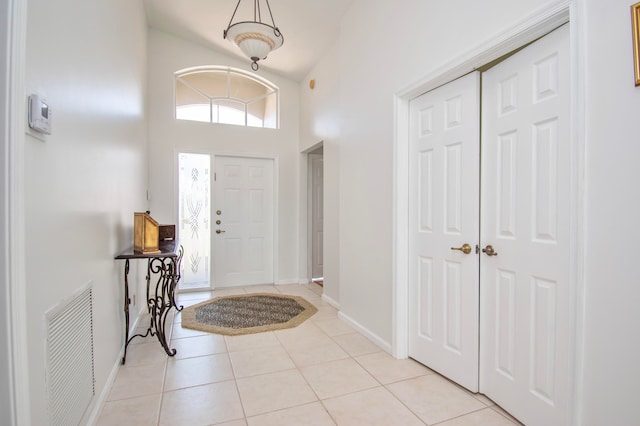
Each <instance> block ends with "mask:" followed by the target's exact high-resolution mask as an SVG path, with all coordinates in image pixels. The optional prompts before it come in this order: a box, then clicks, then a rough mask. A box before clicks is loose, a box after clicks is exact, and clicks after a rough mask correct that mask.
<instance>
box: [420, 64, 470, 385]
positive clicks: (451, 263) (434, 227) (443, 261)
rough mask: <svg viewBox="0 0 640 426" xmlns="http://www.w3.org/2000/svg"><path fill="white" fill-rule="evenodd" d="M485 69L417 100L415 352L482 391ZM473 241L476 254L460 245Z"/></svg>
mask: <svg viewBox="0 0 640 426" xmlns="http://www.w3.org/2000/svg"><path fill="white" fill-rule="evenodd" d="M479 90H480V84H479V73H477V72H473V73H471V74H469V75H467V76H465V77H462V78H460V79H458V80H455V81H453V82H451V83H449V84H447V85H445V86H442V87H440V88H437V89H435V90H433V91H431V92H428V93H426V94H424V95H422V96H420V97H418V98H416V99H414V100H412V101H411V103H410V151H409V152H410V160H409V176H410V186H409V191H410V192H409V194H410V196H409V211H410V217H409V227H410V233H409V259H410V260H409V283H410V284H409V304H410V305H409V322H410V324H409V356H410V357H412V358H414V359H416V360H418V361H420V362H421V363H423V364H425V365H427V366H429V367H430V368H432V369H434V370H436V371H438V372H439V373H441V374H443V375H445V376H447V377H449V378H450V379H452V380H454V381H456V382H458V383H459V384H461V385H462V386H464V387H466V388H467V389H469V390H471V391H477V390H478V333H479V325H478V309H479V305H480V302H479V294H478V291H479V289H478V255H477V254H476V251H475V245H476V243H477V241H478V232H479V229H478V214H479V208H480V207H479V185H478V176H479V146H480V143H479V133H478V129H479V104H480V98H479V95H480V92H479ZM465 244H468V246H469V249H470V250H471V251H470V252H468V253H465V252H463V251H462V250H456V248H460V249H462V247H463V246H464V245H465Z"/></svg>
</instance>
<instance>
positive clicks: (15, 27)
mask: <svg viewBox="0 0 640 426" xmlns="http://www.w3.org/2000/svg"><path fill="white" fill-rule="evenodd" d="M3 7H6V9H5V10H6V13H7V16H6V18H7V19H8V21H9V26H8V27H7V28H6V30H4V31H5V36H6V37H7V39H4V41H7V42H8V43H7V44H6V45H5V47H4V48H3V49H2V50H3V53H6V61H7V62H6V63H5V64H4V65H5V66H6V68H5V70H4V71H5V72H6V74H5V75H3V78H2V84H4V85H5V88H6V89H7V90H8V93H7V99H6V103H5V105H8V106H10V108H7V111H6V116H5V118H6V123H5V124H6V127H7V128H6V129H5V130H4V131H3V134H2V139H3V140H2V144H3V147H2V149H3V150H4V153H5V154H6V155H7V158H6V159H5V160H4V161H6V166H7V168H6V173H5V175H4V177H5V179H6V180H5V181H3V182H2V189H1V190H0V194H1V196H2V201H1V202H0V208H2V209H3V214H5V215H6V217H4V218H3V223H2V226H3V227H4V230H5V233H6V237H7V238H6V240H5V241H4V242H3V243H2V249H1V250H0V252H1V255H2V256H3V262H6V263H7V265H6V270H5V271H3V279H4V280H6V289H4V290H5V292H4V294H3V296H4V298H5V305H4V306H5V307H6V308H7V312H6V313H5V319H6V322H7V323H6V325H5V327H6V330H7V332H8V333H9V334H8V336H7V337H8V340H9V346H8V348H7V349H6V350H7V352H8V354H7V355H8V357H9V359H8V362H9V365H8V368H9V371H8V373H9V383H8V384H7V387H8V388H9V404H10V406H11V410H10V412H9V413H8V416H9V421H10V422H11V424H15V425H17V424H30V423H31V395H30V384H29V362H28V360H29V357H28V344H27V340H28V337H29V336H28V332H27V290H26V282H27V279H26V251H25V244H26V235H25V232H26V225H25V220H24V209H25V191H24V186H25V182H24V181H25V170H24V156H25V148H24V145H25V140H26V138H25V134H26V133H25V132H26V125H25V120H24V116H23V114H22V112H23V111H25V108H26V96H25V93H26V77H25V75H26V73H25V70H26V51H27V2H22V1H17V0H8V2H7V4H6V6H3Z"/></svg>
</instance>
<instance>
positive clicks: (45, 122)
mask: <svg viewBox="0 0 640 426" xmlns="http://www.w3.org/2000/svg"><path fill="white" fill-rule="evenodd" d="M29 127H31V128H32V129H33V130H35V131H36V132H40V133H44V134H46V135H50V134H51V109H50V108H49V104H48V103H47V100H46V99H44V98H42V97H41V96H38V95H31V96H29Z"/></svg>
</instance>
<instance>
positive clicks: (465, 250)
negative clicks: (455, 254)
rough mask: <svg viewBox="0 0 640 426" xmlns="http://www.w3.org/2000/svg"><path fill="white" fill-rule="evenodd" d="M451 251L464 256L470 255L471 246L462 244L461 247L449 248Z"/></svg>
mask: <svg viewBox="0 0 640 426" xmlns="http://www.w3.org/2000/svg"><path fill="white" fill-rule="evenodd" d="M451 250H460V251H461V252H463V253H464V254H469V253H471V246H470V245H469V244H467V243H464V244H463V245H462V247H451ZM483 251H484V250H483Z"/></svg>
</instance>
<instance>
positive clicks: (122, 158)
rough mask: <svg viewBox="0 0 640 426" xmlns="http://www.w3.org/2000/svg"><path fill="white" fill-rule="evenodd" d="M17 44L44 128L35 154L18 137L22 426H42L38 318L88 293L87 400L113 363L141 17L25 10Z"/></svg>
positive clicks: (61, 4) (134, 197) (104, 0)
mask: <svg viewBox="0 0 640 426" xmlns="http://www.w3.org/2000/svg"><path fill="white" fill-rule="evenodd" d="M27 39H28V40H27V50H26V86H27V90H28V92H29V93H31V92H37V93H39V94H41V95H43V96H45V97H46V98H47V100H48V101H49V104H50V107H51V108H52V117H53V133H52V134H51V135H50V136H47V137H46V138H45V139H46V140H45V141H44V142H43V141H41V140H39V139H37V138H34V137H32V136H27V137H26V141H25V164H24V167H25V194H24V195H25V201H26V217H25V223H26V224H27V229H26V241H25V244H26V265H27V270H26V293H27V294H26V296H27V300H28V306H27V307H26V309H27V310H28V314H27V317H28V322H27V324H26V329H27V334H28V336H27V339H28V349H29V359H28V365H29V373H30V377H29V383H30V391H31V424H34V425H44V424H48V420H47V410H46V408H47V399H46V387H45V350H44V343H45V342H44V339H45V336H44V330H45V327H44V314H45V312H46V311H47V310H49V309H50V308H52V307H53V306H55V305H57V304H58V303H59V302H60V301H61V300H62V299H65V298H68V297H70V296H71V295H72V293H73V292H74V291H76V290H77V289H78V288H80V287H81V286H83V285H85V284H87V283H89V282H91V283H92V284H93V288H94V295H93V297H94V311H93V314H94V323H93V327H94V336H95V348H94V355H95V373H96V392H97V393H98V395H100V393H101V392H102V391H103V390H104V386H105V382H106V380H107V379H108V376H109V374H110V373H111V372H112V370H113V369H114V367H115V366H117V364H118V362H119V357H118V354H119V351H120V349H121V347H122V344H123V334H124V333H123V330H122V327H123V324H124V315H123V312H122V300H123V290H122V270H123V264H122V263H121V262H120V261H115V260H114V259H113V258H114V256H115V255H116V254H118V253H119V252H120V251H121V250H123V249H125V248H127V247H128V246H130V245H131V244H132V240H133V233H132V228H133V212H134V211H137V210H144V209H145V207H146V201H145V192H144V191H145V187H146V181H147V158H146V154H147V143H146V122H145V89H146V21H145V16H144V10H143V7H142V4H141V2H128V1H111V0H95V1H90V2H78V1H72V0H30V1H29V4H28V33H27ZM134 272H135V270H134ZM16 308H20V307H16ZM22 379H26V378H22Z"/></svg>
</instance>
